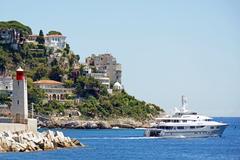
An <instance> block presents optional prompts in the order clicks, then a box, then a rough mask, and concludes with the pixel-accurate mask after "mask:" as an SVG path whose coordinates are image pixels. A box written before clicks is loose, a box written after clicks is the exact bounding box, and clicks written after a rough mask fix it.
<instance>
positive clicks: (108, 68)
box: [86, 54, 122, 84]
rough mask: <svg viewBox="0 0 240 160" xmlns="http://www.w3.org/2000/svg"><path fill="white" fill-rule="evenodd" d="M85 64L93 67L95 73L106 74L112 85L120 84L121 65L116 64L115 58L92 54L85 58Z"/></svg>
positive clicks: (109, 55) (107, 55)
mask: <svg viewBox="0 0 240 160" xmlns="http://www.w3.org/2000/svg"><path fill="white" fill-rule="evenodd" d="M86 64H87V65H88V66H92V67H95V68H96V70H97V72H106V73H107V76H108V77H109V78H110V82H111V83H112V84H114V83H115V82H120V83H121V78H122V70H121V64H119V63H117V61H116V58H115V57H113V56H112V55H111V54H99V55H94V54H93V55H91V56H90V57H88V58H86Z"/></svg>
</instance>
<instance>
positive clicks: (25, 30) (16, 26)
mask: <svg viewBox="0 0 240 160" xmlns="http://www.w3.org/2000/svg"><path fill="white" fill-rule="evenodd" d="M10 28H14V29H18V30H19V31H21V32H22V34H23V35H24V36H26V35H29V34H32V29H31V28H30V27H28V26H26V25H24V24H22V23H20V22H18V21H7V22H3V21H1V22H0V29H10Z"/></svg>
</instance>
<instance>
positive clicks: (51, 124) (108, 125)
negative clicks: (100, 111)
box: [38, 118, 150, 129]
mask: <svg viewBox="0 0 240 160" xmlns="http://www.w3.org/2000/svg"><path fill="white" fill-rule="evenodd" d="M38 126H39V127H42V128H66V129H112V128H128V129H134V128H148V127H149V126H150V122H149V121H146V122H140V121H135V120H133V119H127V118H126V119H116V120H71V119H70V120H69V119H64V118H63V119H61V118H51V119H50V120H48V121H39V122H38Z"/></svg>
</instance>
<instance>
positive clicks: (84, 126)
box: [83, 121, 98, 129]
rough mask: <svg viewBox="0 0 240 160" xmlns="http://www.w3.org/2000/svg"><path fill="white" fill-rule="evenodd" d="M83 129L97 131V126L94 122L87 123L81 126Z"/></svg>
mask: <svg viewBox="0 0 240 160" xmlns="http://www.w3.org/2000/svg"><path fill="white" fill-rule="evenodd" d="M83 128H85V129H97V128H98V126H97V124H96V123H95V122H92V121H89V122H86V123H84V124H83Z"/></svg>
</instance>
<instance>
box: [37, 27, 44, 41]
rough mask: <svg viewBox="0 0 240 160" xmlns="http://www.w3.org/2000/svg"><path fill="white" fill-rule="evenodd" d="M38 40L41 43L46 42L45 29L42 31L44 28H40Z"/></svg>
mask: <svg viewBox="0 0 240 160" xmlns="http://www.w3.org/2000/svg"><path fill="white" fill-rule="evenodd" d="M36 41H37V42H38V43H39V44H44V43H45V39H44V34H43V31H42V30H40V32H39V35H38V37H37V39H36Z"/></svg>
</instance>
